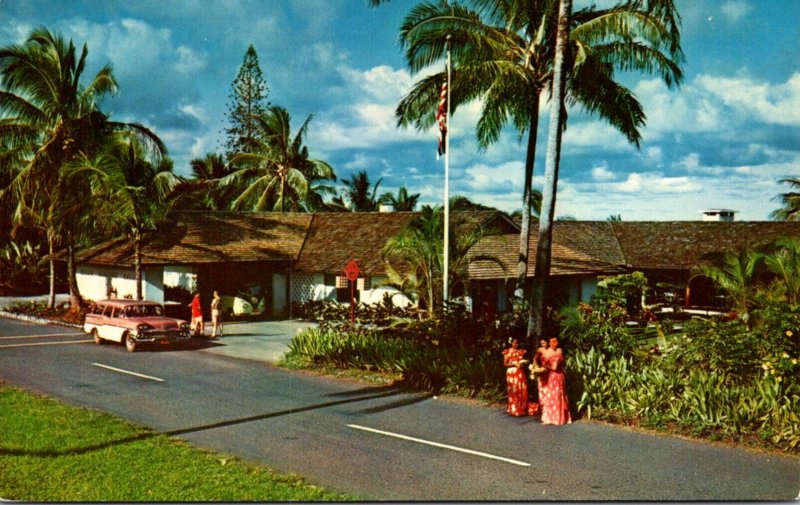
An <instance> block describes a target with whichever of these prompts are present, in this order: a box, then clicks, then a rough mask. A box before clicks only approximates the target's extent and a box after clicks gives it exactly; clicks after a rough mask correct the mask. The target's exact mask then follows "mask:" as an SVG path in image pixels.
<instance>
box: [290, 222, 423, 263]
mask: <svg viewBox="0 0 800 505" xmlns="http://www.w3.org/2000/svg"><path fill="white" fill-rule="evenodd" d="M417 216H419V212H347V213H339V212H336V213H319V214H315V215H314V219H313V221H312V222H311V226H310V228H309V230H308V237H307V238H306V243H305V246H304V247H303V253H302V255H301V256H300V258H299V260H298V261H297V263H295V264H294V266H293V268H294V269H295V270H299V271H304V272H327V273H336V272H340V271H341V270H343V269H344V267H345V265H346V264H347V262H348V261H350V260H351V259H355V260H356V262H357V263H358V267H359V269H360V270H361V271H362V272H365V273H367V274H382V273H384V272H385V268H384V265H383V258H382V255H381V251H382V250H383V246H384V245H385V244H386V240H387V239H388V238H389V237H393V236H395V235H397V234H398V233H400V231H401V230H402V229H403V228H404V227H405V226H406V225H407V224H408V223H410V222H411V221H412V220H413V219H415V218H416V217H417Z"/></svg>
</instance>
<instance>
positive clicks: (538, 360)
mask: <svg viewBox="0 0 800 505" xmlns="http://www.w3.org/2000/svg"><path fill="white" fill-rule="evenodd" d="M545 350H547V340H545V339H541V340H539V348H538V349H536V353H535V354H534V355H533V360H532V361H533V362H532V363H531V366H530V368H531V372H532V373H531V380H533V379H536V390H537V397H538V399H537V400H536V401H535V402H528V415H531V416H535V415H536V414H539V413H540V412H541V408H542V391H544V388H545V387H547V372H546V371H543V370H542V369H543V368H544V365H542V357H543V353H544V351H545Z"/></svg>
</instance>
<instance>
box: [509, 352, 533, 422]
mask: <svg viewBox="0 0 800 505" xmlns="http://www.w3.org/2000/svg"><path fill="white" fill-rule="evenodd" d="M525 352H526V351H525V349H520V348H519V340H517V339H516V338H515V339H513V340H512V341H511V347H509V348H508V349H504V350H503V366H505V367H506V385H507V387H508V407H507V408H506V412H508V413H509V414H511V415H512V416H524V415H527V414H528V376H527V375H526V374H525V368H524V365H526V364H527V362H526V361H525V360H524V359H523V358H524V357H525Z"/></svg>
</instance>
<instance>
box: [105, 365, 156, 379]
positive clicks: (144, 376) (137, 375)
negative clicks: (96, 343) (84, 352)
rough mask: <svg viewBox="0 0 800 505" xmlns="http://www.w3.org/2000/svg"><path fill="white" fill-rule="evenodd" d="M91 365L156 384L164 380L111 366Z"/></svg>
mask: <svg viewBox="0 0 800 505" xmlns="http://www.w3.org/2000/svg"><path fill="white" fill-rule="evenodd" d="M92 365H94V366H97V367H100V368H105V369H107V370H113V371H114V372H119V373H125V374H128V375H135V376H136V377H141V378H142V379H149V380H151V381H156V382H164V379H159V378H158V377H151V376H150V375H144V374H140V373H136V372H131V371H130V370H123V369H122V368H115V367H113V366H108V365H103V364H101V363H92Z"/></svg>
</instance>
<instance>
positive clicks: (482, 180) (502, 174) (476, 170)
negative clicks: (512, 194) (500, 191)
mask: <svg viewBox="0 0 800 505" xmlns="http://www.w3.org/2000/svg"><path fill="white" fill-rule="evenodd" d="M524 170H525V164H524V163H522V162H520V161H509V162H506V163H503V164H500V165H496V166H488V165H483V164H478V165H472V166H470V167H468V168H466V169H465V170H464V172H465V173H466V175H467V178H468V180H467V181H465V183H466V184H467V185H468V186H469V187H470V188H471V189H472V190H474V191H485V190H487V189H491V188H496V187H498V186H502V185H510V186H513V187H515V188H521V187H522V186H523V181H524V177H525V172H524ZM520 194H521V193H520Z"/></svg>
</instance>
